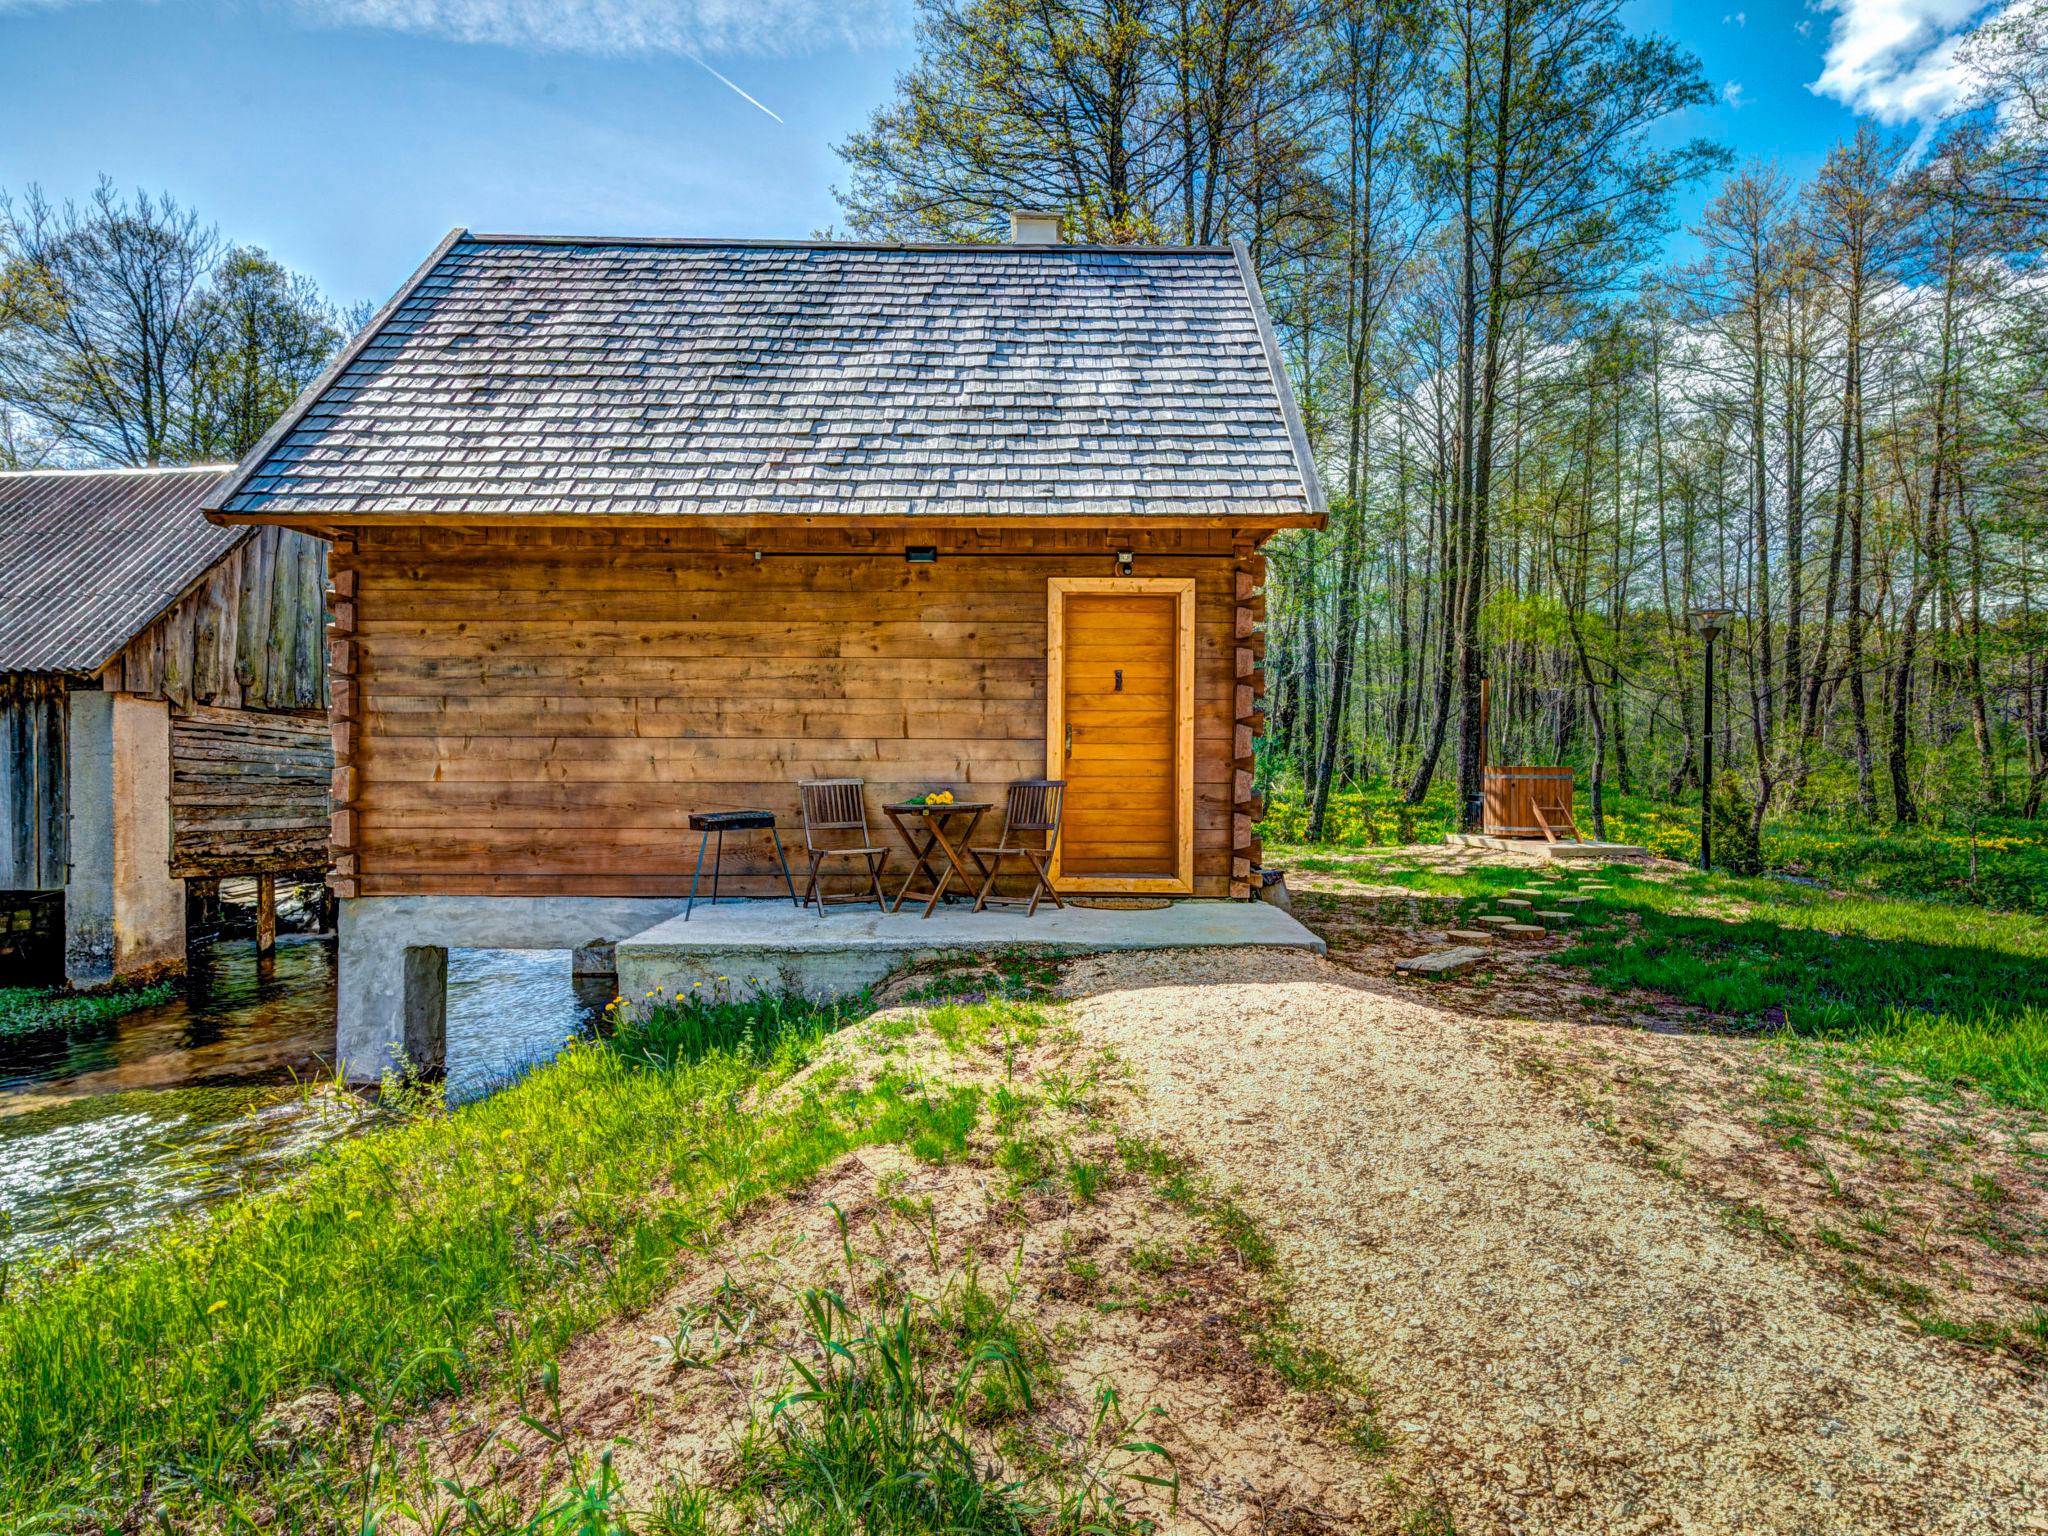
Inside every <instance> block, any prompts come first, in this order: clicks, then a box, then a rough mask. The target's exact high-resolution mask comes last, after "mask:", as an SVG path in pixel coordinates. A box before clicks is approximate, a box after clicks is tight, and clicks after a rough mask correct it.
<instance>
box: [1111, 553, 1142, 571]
mask: <svg viewBox="0 0 2048 1536" xmlns="http://www.w3.org/2000/svg"><path fill="white" fill-rule="evenodd" d="M1136 558H1137V556H1136V555H1134V554H1132V553H1131V551H1130V550H1128V549H1120V550H1118V551H1117V552H1116V573H1117V575H1119V576H1128V575H1130V574H1131V562H1132V561H1133V560H1135V559H1136Z"/></svg>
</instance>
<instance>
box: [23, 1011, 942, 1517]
mask: <svg viewBox="0 0 2048 1536" xmlns="http://www.w3.org/2000/svg"><path fill="white" fill-rule="evenodd" d="M748 1020H750V1022H746V1021H748ZM834 1022H835V1019H834V1016H832V1015H831V1014H828V1013H822V1012H819V1011H817V1010H806V1009H804V1008H801V1007H796V1006H788V1005H776V1006H772V1007H767V1008H763V1009H759V1010H755V1011H753V1012H752V1013H751V1014H750V1015H749V1014H747V1013H746V1012H745V1011H744V1010H741V1011H735V1012H730V1013H714V1012H708V1011H705V1010H693V1009H690V1008H675V1007H673V1006H666V1007H664V1008H662V1009H656V1010H653V1016H652V1017H650V1018H648V1019H646V1020H643V1021H641V1022H640V1023H638V1024H629V1026H628V1027H627V1028H625V1029H623V1030H622V1031H621V1035H620V1039H619V1041H618V1042H617V1043H616V1044H589V1043H580V1044H576V1045H572V1046H571V1047H570V1048H569V1049H568V1050H567V1051H566V1052H564V1054H563V1055H562V1056H561V1057H560V1058H559V1059H558V1060H557V1061H556V1062H554V1063H553V1064H551V1065H550V1066H548V1067H545V1068H543V1069H541V1070H539V1071H536V1072H534V1073H532V1074H531V1075H529V1076H527V1077H526V1078H524V1079H522V1080H521V1081H520V1082H519V1083H517V1084H515V1085H514V1086H512V1087H510V1088H508V1089H506V1090H505V1091H504V1092H502V1093H499V1094H497V1095H495V1096H493V1097H491V1098H489V1099H485V1100H482V1101H480V1102H477V1103H474V1104H470V1105H466V1106H464V1107H462V1108H460V1109H457V1110H454V1111H452V1112H450V1113H446V1114H439V1113H435V1114H427V1115H423V1116H421V1117H419V1118H416V1119H412V1120H409V1121H406V1122H404V1123H401V1124H395V1125H385V1126H381V1127H376V1128H371V1129H367V1130H365V1131H364V1132H363V1133H361V1134H360V1135H358V1136H356V1137H355V1138H353V1139H350V1140H347V1141H344V1142H341V1143H338V1144H336V1145H333V1146H331V1147H330V1148H328V1149H326V1150H324V1151H323V1152H321V1153H319V1154H316V1156H315V1158H314V1160H313V1162H312V1163H311V1165H310V1166H309V1167H308V1169H307V1170H306V1171H305V1172H304V1173H303V1174H302V1175H301V1176H299V1177H298V1178H297V1179H295V1180H294V1181H293V1183H292V1184H291V1185H290V1186H289V1187H288V1188H286V1189H283V1190H280V1191H278V1192H276V1193H274V1194H270V1195H267V1196H260V1197H256V1198H251V1199H245V1200H242V1201H238V1202H234V1203H231V1204H228V1205H225V1206H223V1207H220V1208H219V1209H218V1210H217V1211H216V1212H215V1213H213V1214H212V1215H209V1216H206V1217H201V1218H197V1219H194V1220H192V1221H190V1222H187V1223H185V1224H182V1225H179V1226H176V1227H174V1228H171V1229H168V1230H166V1231H164V1232H163V1233H161V1234H160V1235H158V1236H157V1237H156V1238H154V1239H153V1240H150V1241H148V1242H145V1243H144V1244H142V1245H140V1246H138V1247H136V1248H134V1249H131V1250H127V1251H123V1252H120V1253H117V1254H114V1255H111V1256H109V1257H107V1258H105V1259H103V1260H102V1261H100V1262H97V1263H90V1264H85V1265H80V1266H75V1267H63V1268H57V1269H53V1270H43V1271H39V1272H32V1273H26V1274H23V1273H16V1274H13V1275H10V1276H4V1277H0V1282H4V1283H5V1285H6V1287H7V1296H6V1302H7V1304H6V1305H5V1306H4V1307H0V1527H5V1528H7V1529H19V1528H23V1527H25V1526H32V1525H33V1524H35V1523H36V1522H38V1521H40V1522H43V1523H46V1524H48V1525H51V1526H54V1527H57V1528H70V1527H79V1528H92V1529H97V1528H100V1527H101V1526H102V1525H106V1526H114V1525H122V1524H125V1523H127V1522H128V1520H129V1518H130V1516H131V1515H132V1514H133V1513H134V1512H136V1511H144V1512H146V1511H148V1510H151V1509H152V1508H158V1507H161V1508H162V1509H163V1510H164V1512H165V1514H164V1519H165V1521H166V1522H168V1524H170V1525H175V1524H178V1523H179V1522H180V1518H181V1517H182V1516H183V1515H187V1514H191V1513H194V1512H199V1511H204V1512H205V1514H206V1516H207V1518H208V1520H209V1521H210V1522H211V1523H213V1524H216V1525H219V1526H221V1527H223V1528H235V1527H238V1526H247V1527H253V1526H254V1525H256V1524H259V1523H264V1521H265V1520H266V1519H267V1520H268V1521H269V1523H270V1524H271V1526H272V1528H278V1529H323V1530H325V1529H335V1528H338V1527H339V1526H340V1525H342V1524H347V1525H349V1526H351V1527H352V1528H355V1529H369V1528H371V1526H373V1525H374V1524H375V1522H376V1521H377V1519H378V1518H379V1514H380V1511H383V1510H385V1509H387V1508H388V1505H389V1502H390V1500H391V1498H392V1497H393V1496H394V1495H393V1492H392V1489H393V1481H392V1478H393V1476H394V1473H393V1469H392V1468H390V1467H380V1466H378V1465H377V1463H376V1458H374V1457H372V1458H370V1459H368V1460H365V1459H364V1458H363V1457H362V1455H361V1454H360V1447H361V1446H362V1445H363V1444H365V1443H369V1444H380V1443H381V1442H380V1441H377V1440H372V1441H369V1442H364V1441H363V1440H361V1439H360V1438H359V1439H358V1440H357V1447H358V1450H357V1451H356V1452H353V1453H352V1452H351V1451H350V1449H349V1447H348V1446H347V1445H346V1444H345V1443H344V1437H343V1431H341V1430H339V1429H337V1430H335V1431H332V1432H329V1433H328V1434H327V1435H326V1437H325V1438H324V1439H323V1438H321V1437H320V1436H319V1435H315V1436H313V1437H311V1438H310V1439H309V1440H304V1441H301V1442H300V1443H299V1444H298V1445H297V1446H296V1447H295V1448H294V1449H293V1450H292V1451H291V1452H290V1453H289V1454H281V1453H278V1452H276V1451H274V1450H272V1449H269V1448H267V1446H266V1440H265V1434H264V1428H265V1425H266V1422H267V1421H268V1419H269V1418H270V1416H271V1414H272V1411H273V1410H274V1408H275V1407H276V1405H278V1404H279V1403H281V1402H284V1401H287V1400H290V1399H292V1398H294V1397H297V1396H299V1395H301V1394H303V1393H306V1392H308V1391H309V1390H320V1389H324V1390H327V1391H330V1392H332V1393H334V1394H336V1395H337V1396H338V1398H339V1400H340V1402H341V1404H342V1405H343V1412H344V1414H345V1417H346V1420H347V1422H348V1423H350V1424H352V1425H353V1426H354V1428H355V1430H356V1432H357V1434H358V1436H360V1435H362V1434H363V1433H365V1432H367V1433H370V1434H372V1435H381V1434H382V1433H383V1431H384V1428H385V1427H386V1426H388V1425H389V1424H390V1423H392V1422H393V1421H394V1420H395V1419H396V1418H398V1417H400V1416H402V1415H403V1414H405V1413H406V1412H408V1411H409V1410H411V1409H412V1408H414V1407H416V1406H418V1405H419V1404H421V1403H423V1402H425V1401H427V1400H429V1399H431V1398H434V1397H438V1396H441V1395H444V1394H453V1393H459V1392H470V1391H475V1390H477V1389H479V1388H485V1387H492V1386H501V1387H502V1386H511V1387H515V1388H517V1389H519V1390H520V1391H522V1392H532V1391H537V1390H544V1384H545V1383H546V1382H547V1381H548V1379H549V1377H550V1373H551V1371H552V1370H553V1362H554V1359H555V1357H556V1356H557V1354H558V1353H559V1352H560V1351H561V1349H562V1348H563V1347H564V1345H566V1344H567V1343H568V1342H569V1341H570V1340H571V1339H572V1338H573V1337H575V1336H576V1335H577V1334H578V1333H580V1332H581V1331H583V1330H584V1329H586V1328H588V1327H589V1326H591V1325H592V1324H593V1323H595V1322H597V1321H599V1320H601V1319H602V1318H604V1317H607V1316H611V1315H615V1314H617V1313H620V1312H623V1311H627V1310H630V1309H633V1308H636V1307H639V1306H641V1305H644V1304H645V1303H646V1302H648V1301H649V1300H651V1299H652V1298H653V1297H654V1296H655V1295H656V1294H658V1292H659V1290H660V1288H661V1287H662V1286H663V1285H664V1284H665V1283H666V1281H667V1278H668V1277H669V1275H670V1274H671V1273H672V1269H673V1265H674V1263H675V1261H676V1260H677V1259H678V1257H679V1256H680V1255H681V1254H682V1253H684V1252H685V1251H686V1250H690V1249H693V1248H695V1247H698V1246H701V1245H703V1244H704V1243H706V1242H707V1241H708V1240H709V1238H710V1236H711V1234H713V1233H715V1232H716V1231H718V1230H720V1229H721V1228H722V1227H723V1226H724V1225H725V1224H726V1223H728V1222H729V1221H730V1220H732V1219H733V1218H734V1217H735V1216H736V1215H737V1214H738V1213H739V1212H740V1211H742V1210H743V1209H745V1208H746V1207H747V1206H749V1205H750V1204H751V1203H753V1202H755V1201H757V1200H759V1199H761V1198H763V1197H765V1196H768V1195H770V1194H772V1193H774V1192H777V1191H780V1190H783V1189H787V1188H789V1187H791V1186H792V1185H794V1184H796V1183H799V1182H801V1181H802V1180H804V1179H806V1178H808V1177H809V1176H810V1175H812V1174H814V1173H815V1172H817V1171H818V1170H819V1169H821V1168H822V1167H824V1166H825V1165H827V1164H828V1163H829V1162H831V1161H832V1160H834V1159H835V1158H837V1157H838V1156H840V1155H841V1154H842V1153H844V1152H845V1151H847V1150H849V1149H851V1148H854V1147H857V1146H861V1145H867V1144H874V1143H882V1142H890V1143H899V1144H915V1143H917V1142H919V1141H920V1139H923V1138H930V1139H931V1140H932V1143H933V1145H934V1146H936V1147H938V1148H941V1149H943V1148H944V1147H946V1146H950V1145H955V1144H957V1143H958V1142H959V1141H960V1140H961V1139H962V1137H963V1136H964V1131H963V1130H962V1123H963V1119H965V1118H968V1117H971V1114H972V1105H971V1102H967V1101H964V1100H963V1098H962V1093H961V1092H960V1091H958V1090H954V1089H950V1088H944V1089H931V1090H927V1089H926V1088H925V1087H924V1086H923V1085H921V1084H920V1083H918V1082H916V1081H914V1080H910V1079H907V1078H904V1077H901V1076H893V1075H890V1074H888V1073H886V1072H885V1073H883V1074H882V1075H880V1076H879V1077H878V1078H877V1079H876V1080H875V1081H874V1082H873V1083H872V1085H870V1086H866V1087H862V1088H858V1089H855V1088H852V1087H846V1086H840V1085H839V1083H838V1082H837V1080H836V1079H835V1078H834V1076H833V1075H832V1074H831V1073H830V1072H829V1070H828V1071H825V1072H821V1073H819V1074H816V1075H815V1076H814V1077H813V1078H812V1079H810V1080H807V1083H806V1085H805V1088H804V1090H803V1091H802V1092H801V1093H795V1094H792V1095H790V1096H788V1097H787V1098H786V1099H782V1100H778V1101H777V1102H776V1103H775V1105H774V1106H773V1107H771V1108H765V1109H764V1108H763V1107H762V1105H761V1103H760V1100H759V1094H760V1092H761V1091H762V1090H764V1089H766V1088H768V1087H770V1086H773V1085H775V1084H777V1083H781V1082H784V1081H786V1080H787V1079H788V1078H789V1077H790V1076H791V1075H792V1074H793V1073H794V1072H795V1071H796V1070H797V1069H798V1068H800V1067H802V1066H803V1065H804V1064H805V1063H806V1062H808V1061H809V1060H810V1059H811V1058H812V1056H813V1055H814V1053H815V1047H816V1046H817V1044H818V1042H819V1041H820V1040H821V1039H822V1038H823V1035H824V1033H825V1032H826V1031H827V1030H828V1029H829V1028H830V1027H831V1025H832V1024H833V1023H834ZM735 1026H737V1027H735ZM969 1098H970V1099H971V1092H970V1094H969ZM963 1105H964V1110H963ZM535 1383H540V1384H542V1386H541V1387H535V1386H534V1384H535ZM600 1481H601V1479H600ZM593 1486H594V1487H595V1486H596V1485H595V1484H594V1485H593ZM592 1496H593V1497H597V1495H595V1494H593V1495H592ZM563 1528H565V1529H566V1528H569V1527H566V1526H565V1527H563ZM591 1528H592V1529H606V1527H604V1526H594V1527H591Z"/></svg>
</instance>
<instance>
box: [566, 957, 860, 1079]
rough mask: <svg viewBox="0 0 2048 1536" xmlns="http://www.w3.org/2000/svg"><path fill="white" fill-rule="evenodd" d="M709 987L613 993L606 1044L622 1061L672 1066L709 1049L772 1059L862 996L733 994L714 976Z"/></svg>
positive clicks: (828, 1026) (839, 1019)
mask: <svg viewBox="0 0 2048 1536" xmlns="http://www.w3.org/2000/svg"><path fill="white" fill-rule="evenodd" d="M719 983H720V984H718V985H715V986H714V987H713V988H712V990H711V991H710V992H709V993H706V992H704V991H702V990H693V991H691V992H688V993H686V994H684V995H682V996H679V997H669V996H666V995H665V994H662V993H660V992H652V993H649V994H648V995H647V997H645V998H643V999H642V1000H641V1002H640V1004H639V1005H638V1006H637V1007H636V1006H629V1005H628V1004H627V1003H626V1000H625V999H622V998H620V999H614V1000H613V1001H612V1003H611V1004H609V1005H608V1008H607V1011H608V1012H610V1013H611V1014H612V1015H613V1019H614V1023H613V1029H612V1037H611V1038H612V1048H613V1049H614V1050H616V1051H618V1052H620V1053H621V1054H622V1055H624V1056H625V1057H627V1058H628V1059H629V1060H632V1061H636V1062H641V1063H644V1064H646V1065H649V1066H657V1067H674V1066H677V1065H680V1064H683V1063H688V1062H695V1061H702V1060H703V1059H704V1058H705V1057H706V1056H709V1055H712V1054H714V1053H731V1054H733V1055H736V1056H738V1057H741V1058H743V1059H745V1060H748V1061H752V1062H757V1063H765V1062H769V1061H772V1060H773V1059H774V1058H775V1055H776V1053H777V1051H778V1050H780V1049H781V1048H782V1047H783V1046H784V1045H785V1043H789V1042H796V1043H798V1045H799V1046H801V1043H802V1042H805V1041H808V1040H812V1039H815V1038H816V1037H817V1036H819V1035H821V1034H825V1033H827V1032H829V1031H831V1030H835V1029H837V1028H839V1027H840V1026H841V1025H842V1024H844V1023H846V1022H847V1021H849V1020H851V1019H855V1018H858V1017H860V1016H861V1015H862V1014H864V1013H865V1012H867V1002H866V999H865V997H864V996H863V997H858V998H843V999H837V1000H834V1001H831V1002H822V1003H821V1002H813V1001H811V1000H810V999H808V998H805V997H802V996H798V995H796V994H793V993H769V994H767V995H765V996H760V997H735V996H734V995H733V994H732V992H731V989H730V988H729V987H728V986H726V985H724V984H723V983H724V978H722V977H721V978H720V979H719Z"/></svg>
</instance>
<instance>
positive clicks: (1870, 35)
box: [1809, 0, 2024, 125]
mask: <svg viewBox="0 0 2048 1536" xmlns="http://www.w3.org/2000/svg"><path fill="white" fill-rule="evenodd" d="M2020 3H2024V0H2020ZM1819 8H1820V9H1822V10H1825V11H1832V12H1833V13H1834V17H1835V20H1834V23H1833V25H1832V26H1831V27H1830V29H1829V32H1828V51H1827V57H1826V59H1825V60H1824V62H1823V64H1822V67H1821V72H1820V78H1819V79H1818V80H1816V81H1814V82H1813V84H1812V86H1811V87H1809V89H1811V90H1813V91H1816V92H1818V93H1819V94H1820V95H1822V96H1831V97H1833V98H1834V99H1835V100H1836V101H1839V102H1841V103H1842V104H1843V105H1844V106H1846V107H1850V108H1852V109H1854V110H1855V111H1858V112H1862V113H1866V114H1868V115H1869V116H1871V117H1874V118H1876V119H1877V120H1878V121H1879V122H1881V123H1888V124H1894V125H1896V124H1900V123H1923V124H1924V123H1931V122H1934V121H1936V120H1937V119H1939V118H1940V117H1942V116H1943V115H1945V114H1946V113H1948V112H1950V111H1952V110H1954V108H1955V107H1957V106H1958V105H1959V104H1961V102H1962V101H1963V100H1964V99H1965V98H1966V97H1967V96H1968V95H1969V93H1970V80H1969V75H1968V73H1967V71H1965V70H1964V68H1963V66H1962V65H1961V63H1960V62H1958V60H1957V58H1956V45H1957V44H1958V43H1960V42H1961V41H1962V40H1963V38H1964V37H1965V36H1966V35H1967V34H1968V33H1969V32H1970V30H1971V28H1972V26H1973V24H1975V23H1977V22H1980V21H1982V20H1984V19H1985V18H1986V17H1987V16H1988V15H1990V14H1992V13H1993V12H1994V11H1995V10H1996V9H1997V7H1996V6H1986V4H1985V3H1984V0H1819Z"/></svg>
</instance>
